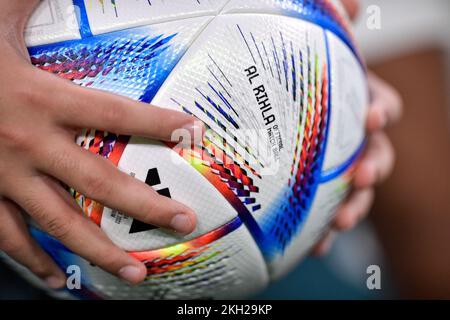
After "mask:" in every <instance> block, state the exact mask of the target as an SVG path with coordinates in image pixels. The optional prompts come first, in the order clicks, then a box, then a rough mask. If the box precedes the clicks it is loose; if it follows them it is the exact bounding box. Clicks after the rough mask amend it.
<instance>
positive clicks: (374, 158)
mask: <svg viewBox="0 0 450 320" xmlns="http://www.w3.org/2000/svg"><path fill="white" fill-rule="evenodd" d="M394 162H395V153H394V149H393V146H392V144H391V142H390V141H389V138H388V137H387V136H386V134H385V133H384V132H381V131H380V132H376V133H373V134H372V135H371V137H370V138H369V143H368V146H367V151H366V152H365V154H364V156H363V158H362V159H361V162H360V165H359V167H358V169H357V171H356V173H355V178H354V187H355V188H357V189H364V188H368V187H371V186H372V185H374V184H377V183H380V182H382V181H384V180H385V179H386V178H387V177H388V176H389V174H390V173H391V172H392V169H393V167H394Z"/></svg>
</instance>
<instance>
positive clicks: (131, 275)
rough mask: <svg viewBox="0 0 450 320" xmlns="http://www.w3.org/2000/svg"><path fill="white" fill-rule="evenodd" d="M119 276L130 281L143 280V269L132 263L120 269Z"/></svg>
mask: <svg viewBox="0 0 450 320" xmlns="http://www.w3.org/2000/svg"><path fill="white" fill-rule="evenodd" d="M119 276H120V277H121V278H122V279H123V280H125V281H128V282H130V283H138V282H140V281H141V280H142V276H141V269H140V268H138V267H136V266H132V265H131V266H126V267H123V268H122V269H120V270H119Z"/></svg>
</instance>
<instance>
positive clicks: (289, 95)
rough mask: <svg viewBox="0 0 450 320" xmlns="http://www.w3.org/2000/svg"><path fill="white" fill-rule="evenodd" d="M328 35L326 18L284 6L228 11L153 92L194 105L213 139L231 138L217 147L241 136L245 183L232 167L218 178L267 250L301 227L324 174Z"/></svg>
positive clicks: (176, 103) (170, 102) (184, 106)
mask: <svg viewBox="0 0 450 320" xmlns="http://www.w3.org/2000/svg"><path fill="white" fill-rule="evenodd" d="M324 37H325V33H324V31H323V29H322V28H320V27H318V26H316V25H314V24H312V23H309V22H305V21H302V20H299V19H295V18H290V17H283V16H281V15H268V14H227V15H223V16H219V17H217V18H216V19H214V20H213V21H212V22H211V23H210V24H209V25H208V26H207V27H206V28H205V30H204V31H203V32H202V33H201V35H200V36H199V37H198V38H197V39H196V41H195V42H194V43H193V44H192V46H191V47H190V48H189V50H188V51H187V52H186V54H185V56H184V57H183V59H181V61H180V62H179V63H178V65H177V66H176V67H175V69H174V71H173V72H172V74H171V77H170V78H168V79H167V81H166V82H165V83H164V85H163V86H162V87H161V89H160V91H159V92H158V94H157V96H156V97H155V100H154V102H155V103H157V104H158V105H164V106H169V107H170V108H173V109H175V110H179V111H185V112H188V113H190V114H193V115H195V116H196V117H198V118H199V119H201V120H202V121H204V122H205V123H206V124H207V126H208V127H209V128H210V129H211V131H210V132H209V133H208V134H207V139H208V138H209V135H211V136H218V137H219V138H221V139H222V140H220V139H219V140H216V139H213V138H211V139H210V140H211V143H212V144H214V146H215V147H216V148H218V149H221V150H226V149H227V148H226V146H229V145H233V148H234V150H238V152H237V153H238V154H239V156H236V155H232V156H231V158H232V160H234V161H236V159H238V160H237V161H236V162H237V165H239V166H241V167H242V168H244V166H245V164H246V163H245V160H247V162H248V163H249V164H250V167H251V168H252V170H246V171H245V178H246V179H248V180H249V181H250V182H251V184H250V185H248V186H247V188H248V190H247V192H246V193H242V194H239V192H240V188H239V186H236V185H234V184H233V180H231V179H229V177H225V176H224V177H223V179H221V181H219V184H218V185H217V184H215V186H216V188H217V189H218V191H220V192H221V193H222V195H223V196H224V197H225V198H226V199H227V200H228V201H229V202H230V203H231V204H232V205H233V206H234V208H235V209H236V210H237V211H238V212H239V214H240V216H241V217H242V219H244V220H245V221H246V222H247V226H248V227H249V228H250V230H251V231H252V234H253V235H254V236H255V238H256V239H257V242H258V244H259V245H260V248H261V249H262V250H263V252H264V254H265V256H266V258H267V259H268V260H271V259H272V258H273V256H274V254H275V253H279V252H282V251H283V250H284V248H285V247H286V246H288V244H289V242H290V241H292V240H293V238H295V237H296V236H297V235H298V233H299V232H300V230H301V226H302V224H303V223H304V221H305V220H306V218H307V216H308V213H309V209H310V206H311V202H312V201H313V199H314V193H315V189H316V187H317V184H318V183H319V176H320V172H321V171H320V164H321V159H322V158H323V157H322V155H323V151H324V150H323V146H324V142H325V131H326V121H327V118H328V117H327V115H328V109H327V106H328V64H327V52H326V46H325V41H324ZM229 48H233V50H232V51H230V50H229ZM263 90H264V93H263V94H262V93H261V92H262V91H263ZM248 136H253V137H257V139H256V140H251V139H248V138H247V137H248ZM267 151H268V152H267ZM235 153H236V152H235ZM240 158H243V160H244V161H242V160H240ZM256 159H258V160H257V161H256ZM202 160H203V159H202ZM216 161H217V160H216ZM233 165H234V164H233ZM225 168H226V165H225ZM200 173H202V174H204V175H206V174H205V172H201V171H200ZM231 178H235V179H236V180H238V179H240V178H241V177H239V176H233V175H232V176H231ZM229 189H232V190H233V191H234V194H231V195H230V193H229ZM244 191H246V190H245V188H244Z"/></svg>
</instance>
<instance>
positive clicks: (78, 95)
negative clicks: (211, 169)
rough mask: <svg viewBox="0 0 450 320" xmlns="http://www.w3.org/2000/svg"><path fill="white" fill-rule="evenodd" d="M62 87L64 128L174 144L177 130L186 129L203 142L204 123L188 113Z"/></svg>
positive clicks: (66, 86) (66, 85)
mask: <svg viewBox="0 0 450 320" xmlns="http://www.w3.org/2000/svg"><path fill="white" fill-rule="evenodd" d="M58 85H63V86H64V88H63V89H64V90H61V97H60V99H61V100H63V102H64V103H63V105H64V106H63V108H64V112H58V116H59V117H60V121H61V124H63V125H68V126H72V127H76V128H79V129H85V128H88V129H97V130H103V131H108V132H114V133H117V134H123V135H134V136H142V137H148V138H153V139H156V140H163V141H172V134H173V133H174V131H175V130H179V129H183V130H186V131H187V132H188V133H189V135H190V137H191V140H192V141H194V142H201V140H202V137H203V134H204V131H205V129H204V126H203V124H202V123H201V122H200V121H198V120H196V119H195V118H194V117H192V116H190V115H187V114H185V113H182V112H177V111H173V110H168V109H163V108H158V107H155V106H152V105H149V104H146V103H142V102H136V101H134V100H132V99H129V98H125V97H121V96H116V95H113V94H110V93H107V92H103V91H100V90H94V89H87V88H82V87H79V86H75V85H72V84H67V83H66V82H62V81H61V82H58ZM60 107H61V106H60ZM173 142H178V141H173Z"/></svg>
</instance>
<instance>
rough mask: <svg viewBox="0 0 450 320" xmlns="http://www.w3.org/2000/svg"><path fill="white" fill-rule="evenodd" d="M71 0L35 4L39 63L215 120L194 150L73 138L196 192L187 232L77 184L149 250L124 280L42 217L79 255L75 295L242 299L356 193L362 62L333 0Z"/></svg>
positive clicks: (171, 191) (175, 187) (100, 217)
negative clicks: (104, 200) (132, 282)
mask: <svg viewBox="0 0 450 320" xmlns="http://www.w3.org/2000/svg"><path fill="white" fill-rule="evenodd" d="M74 4H75V5H76V7H75V10H70V8H73V7H72V1H69V0H58V1H44V2H43V3H42V4H41V6H40V7H39V9H38V11H37V12H36V13H35V15H34V16H33V17H32V19H31V21H30V25H29V27H28V29H27V33H26V39H27V44H28V46H29V52H30V56H31V62H32V63H33V65H35V66H36V67H37V68H40V69H42V70H45V71H48V72H51V73H54V74H57V75H59V76H61V77H62V78H65V79H69V80H71V81H73V83H74V84H77V85H80V86H83V87H89V88H95V89H101V90H106V91H109V92H112V93H115V94H119V95H123V96H127V97H130V98H132V99H135V100H140V101H143V102H147V103H152V104H153V105H158V106H161V107H166V108H170V109H173V110H178V111H183V112H186V113H189V114H191V115H193V116H194V117H196V118H198V119H199V120H201V121H203V122H204V123H205V125H206V127H207V128H208V129H209V130H208V132H207V134H206V136H205V138H204V141H203V143H202V144H201V145H198V146H196V147H195V148H194V149H193V150H182V149H180V148H178V147H177V146H173V145H169V144H164V143H160V142H155V141H150V140H147V139H143V138H138V137H126V136H118V135H116V134H113V133H107V132H100V131H96V130H94V129H89V130H85V131H84V132H83V134H82V135H81V136H80V137H78V139H77V143H78V144H79V145H80V146H81V147H83V148H85V149H87V150H89V151H91V152H93V153H96V154H98V155H100V156H102V157H105V158H107V159H109V160H110V161H111V162H112V163H114V165H116V166H117V167H118V168H119V169H120V170H122V171H124V172H126V173H127V174H130V175H132V176H133V177H135V178H136V179H140V180H142V181H145V182H146V183H147V184H148V185H150V186H152V187H153V188H155V190H157V191H158V192H159V193H160V194H161V195H164V196H167V197H171V198H173V199H176V200H178V201H180V202H183V203H185V204H186V205H188V206H190V207H191V208H192V209H194V210H195V212H196V213H197V215H198V227H197V229H196V231H195V232H194V233H193V234H191V235H189V236H187V237H181V236H177V235H174V234H173V233H170V232H168V231H166V230H163V229H159V228H156V227H154V226H150V225H146V224H144V223H142V222H139V221H136V220H133V219H132V218H130V217H128V216H126V215H124V214H123V213H121V212H117V211H115V210H111V209H109V208H106V207H103V206H102V205H101V204H99V203H96V202H94V201H92V200H90V199H87V198H85V197H84V196H83V195H81V194H79V193H77V192H76V191H74V190H73V191H72V194H73V196H74V197H75V199H76V200H77V201H78V203H79V205H80V206H81V207H82V209H83V211H84V213H85V214H86V216H87V217H89V218H90V219H92V221H93V222H94V223H96V224H98V226H99V227H100V228H101V229H102V230H103V231H104V232H105V233H106V234H107V235H108V236H109V237H110V238H111V239H112V240H113V241H114V243H116V244H117V245H118V246H120V247H121V248H123V249H125V250H127V251H128V252H130V254H131V255H133V256H135V257H137V258H138V259H140V260H141V261H143V262H144V263H145V264H146V266H147V269H148V276H147V278H146V280H145V282H144V283H143V284H142V285H139V286H137V287H131V286H128V285H126V284H125V283H123V282H121V281H120V280H118V279H116V278H115V277H113V276H111V275H109V274H107V273H105V272H104V271H102V270H100V269H99V268H98V267H95V266H92V265H90V264H89V263H88V262H86V261H84V260H83V259H81V258H80V257H78V256H77V255H76V254H74V253H72V252H70V251H69V250H68V249H67V248H65V247H64V246H62V245H61V244H60V243H58V242H57V241H56V240H54V239H52V238H50V237H48V236H47V235H45V234H44V233H42V232H41V231H40V230H39V229H37V228H35V227H33V226H32V227H31V230H32V233H33V235H34V237H35V238H36V239H37V240H38V241H39V243H40V244H41V245H42V246H43V247H44V248H45V250H47V251H48V252H49V253H50V255H51V256H52V257H53V258H54V259H55V260H56V261H57V262H58V263H59V265H60V266H61V268H63V269H64V270H65V269H66V268H67V267H68V266H69V265H74V264H75V265H78V266H80V267H81V270H82V290H75V291H71V292H70V294H72V295H75V296H77V297H79V298H93V299H96V298H115V299H127V298H136V299H177V298H188V299H192V298H239V297H247V296H249V295H251V294H253V293H255V292H257V291H259V290H261V289H262V288H264V287H265V286H266V285H267V284H268V282H269V281H271V280H272V279H276V278H277V277H280V276H282V275H283V274H285V273H286V272H288V271H289V269H290V268H292V267H293V266H294V265H295V264H296V263H297V262H298V261H299V260H300V259H301V258H302V257H304V256H305V255H306V254H307V253H308V251H309V250H310V249H311V247H312V246H313V245H314V243H315V242H316V241H317V240H318V239H319V238H320V236H321V235H322V234H323V232H324V231H325V230H326V228H327V225H328V223H329V221H330V219H331V218H332V217H333V214H334V212H335V210H336V208H337V206H338V205H339V204H340V203H341V201H342V199H343V198H344V197H345V196H346V194H347V191H348V187H349V183H350V182H351V177H352V169H353V167H354V163H355V160H356V159H357V157H358V154H359V153H360V152H361V149H362V145H363V142H364V122H365V121H364V120H365V117H366V113H367V105H368V103H367V101H368V93H367V85H366V76H365V70H364V65H363V62H362V61H361V59H360V56H359V54H358V51H357V48H356V46H355V44H354V41H353V39H352V36H351V33H350V31H349V29H348V23H347V20H346V18H345V17H344V14H343V13H342V11H341V10H340V9H339V7H338V3H337V2H335V1H326V0H316V1H311V0H309V1H307V0H284V1H283V0H250V1H249V0H245V1H244V0H230V1H226V0H209V1H187V0H186V1H185V0H183V1H181V0H179V1H176V0H166V1H162V0H155V1H143V0H138V1H106V0H105V1H89V0H86V1H82V0H80V1H74ZM77 17H78V18H77ZM92 107H93V108H95V106H92ZM149 107H151V106H149ZM42 139H45V137H42ZM105 179H108V177H105ZM49 205H51V204H49Z"/></svg>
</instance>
